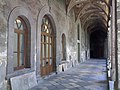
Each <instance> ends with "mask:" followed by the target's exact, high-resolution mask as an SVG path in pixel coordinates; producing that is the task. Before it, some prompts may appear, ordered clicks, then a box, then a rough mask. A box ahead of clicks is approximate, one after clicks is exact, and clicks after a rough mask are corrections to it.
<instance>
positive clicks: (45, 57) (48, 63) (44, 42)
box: [41, 32, 54, 76]
mask: <svg viewBox="0 0 120 90" xmlns="http://www.w3.org/2000/svg"><path fill="white" fill-rule="evenodd" d="M53 68H54V41H53V36H52V35H50V34H49V33H46V32H42V34H41V75H42V76H45V75H48V74H50V73H51V72H53Z"/></svg>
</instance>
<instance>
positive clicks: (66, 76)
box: [31, 59, 108, 90]
mask: <svg viewBox="0 0 120 90" xmlns="http://www.w3.org/2000/svg"><path fill="white" fill-rule="evenodd" d="M31 90H108V88H107V78H106V61H105V60H104V59H91V60H88V61H86V62H84V63H81V64H79V65H78V66H76V67H73V68H70V69H69V70H67V71H65V72H62V73H60V74H56V75H53V76H51V77H50V78H47V79H44V80H43V82H42V83H39V84H38V86H36V87H34V88H32V89H31Z"/></svg>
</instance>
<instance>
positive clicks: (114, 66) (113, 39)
mask: <svg viewBox="0 0 120 90" xmlns="http://www.w3.org/2000/svg"><path fill="white" fill-rule="evenodd" d="M111 11H112V12H111V16H112V18H111V19H112V22H111V24H112V30H111V42H112V43H111V61H112V69H111V79H112V80H113V81H115V87H117V86H116V85H117V80H118V78H117V76H118V75H117V26H116V21H117V20H116V16H117V15H116V0H112V8H111Z"/></svg>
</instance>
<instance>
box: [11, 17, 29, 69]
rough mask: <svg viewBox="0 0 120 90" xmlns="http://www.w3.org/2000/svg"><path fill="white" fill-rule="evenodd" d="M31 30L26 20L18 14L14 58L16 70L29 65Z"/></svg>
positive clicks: (15, 23) (15, 22) (15, 24)
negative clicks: (29, 30)
mask: <svg viewBox="0 0 120 90" xmlns="http://www.w3.org/2000/svg"><path fill="white" fill-rule="evenodd" d="M28 43H29V32H28V28H27V24H26V22H25V20H24V19H23V18H22V17H20V16H18V17H17V18H16V20H15V21H14V47H13V54H14V55H13V59H14V70H19V69H23V68H26V67H29V66H30V65H29V62H28V59H29V54H30V45H28Z"/></svg>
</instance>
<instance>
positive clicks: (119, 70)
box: [117, 2, 120, 90]
mask: <svg viewBox="0 0 120 90" xmlns="http://www.w3.org/2000/svg"><path fill="white" fill-rule="evenodd" d="M118 6H120V2H118ZM119 10H120V8H119V7H118V8H117V16H118V17H117V25H118V26H117V27H118V32H117V44H118V62H117V63H118V88H119V90H120V11H119Z"/></svg>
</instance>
